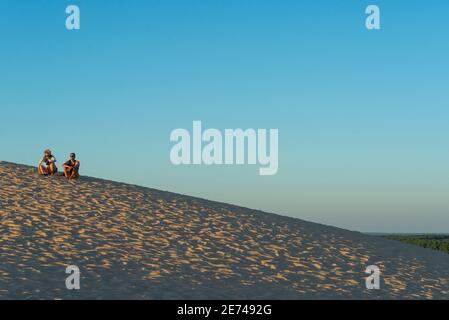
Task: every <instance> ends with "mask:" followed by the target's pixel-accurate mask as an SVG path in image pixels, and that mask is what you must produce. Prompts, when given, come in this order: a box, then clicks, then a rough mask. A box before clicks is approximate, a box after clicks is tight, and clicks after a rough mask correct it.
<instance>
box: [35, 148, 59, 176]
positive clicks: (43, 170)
mask: <svg viewBox="0 0 449 320" xmlns="http://www.w3.org/2000/svg"><path fill="white" fill-rule="evenodd" d="M55 163H56V158H55V157H54V156H53V155H52V154H51V151H50V150H48V149H47V150H45V151H44V157H43V158H42V160H41V161H40V162H39V164H38V166H37V170H38V172H39V175H41V176H48V175H53V174H55V173H56V172H58V168H57V167H56V164H55Z"/></svg>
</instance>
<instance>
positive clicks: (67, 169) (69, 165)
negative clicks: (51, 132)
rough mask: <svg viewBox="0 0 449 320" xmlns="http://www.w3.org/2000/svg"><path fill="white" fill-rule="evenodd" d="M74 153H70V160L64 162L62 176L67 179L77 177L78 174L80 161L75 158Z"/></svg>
mask: <svg viewBox="0 0 449 320" xmlns="http://www.w3.org/2000/svg"><path fill="white" fill-rule="evenodd" d="M75 158H76V156H75V154H74V153H71V154H70V160H69V161H67V162H66V163H64V166H63V167H64V176H65V177H66V178H67V179H77V178H78V177H79V176H80V175H79V169H80V162H79V161H78V160H76V159H75Z"/></svg>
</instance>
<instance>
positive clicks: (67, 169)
mask: <svg viewBox="0 0 449 320" xmlns="http://www.w3.org/2000/svg"><path fill="white" fill-rule="evenodd" d="M71 171H72V170H71V168H70V167H67V166H64V177H66V178H67V179H69V178H70V176H71V175H72V172H71Z"/></svg>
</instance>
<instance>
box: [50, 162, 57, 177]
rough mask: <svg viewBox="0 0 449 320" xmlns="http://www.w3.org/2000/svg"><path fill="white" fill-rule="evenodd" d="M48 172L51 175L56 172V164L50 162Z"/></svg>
mask: <svg viewBox="0 0 449 320" xmlns="http://www.w3.org/2000/svg"><path fill="white" fill-rule="evenodd" d="M49 171H50V174H51V175H53V174H55V173H56V172H58V168H56V165H55V164H54V163H50V170H49Z"/></svg>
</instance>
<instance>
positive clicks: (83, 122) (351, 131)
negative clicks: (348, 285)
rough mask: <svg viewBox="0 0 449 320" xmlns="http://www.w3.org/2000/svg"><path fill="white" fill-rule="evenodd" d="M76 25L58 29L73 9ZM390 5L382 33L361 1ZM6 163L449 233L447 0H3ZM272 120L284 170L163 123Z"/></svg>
mask: <svg viewBox="0 0 449 320" xmlns="http://www.w3.org/2000/svg"><path fill="white" fill-rule="evenodd" d="M70 4H76V5H78V6H79V7H80V10H81V30H77V31H67V30H66V29H65V18H66V14H65V8H66V6H67V5H70ZM369 4H376V5H378V6H379V7H380V9H381V27H382V29H381V30H379V31H369V30H367V29H366V28H365V18H366V15H365V8H366V6H367V5H369ZM0 41H1V47H0V48H1V50H0V75H1V76H0V109H1V112H2V116H1V117H0V136H1V138H2V139H1V143H0V146H1V148H0V159H1V160H5V161H11V162H17V163H24V164H29V165H35V164H37V162H38V161H39V159H40V157H41V155H42V151H43V150H44V149H45V148H50V149H52V150H53V152H54V154H55V156H56V157H57V158H58V160H59V163H61V162H62V161H63V160H65V159H66V158H68V153H69V152H72V151H73V152H76V153H77V155H78V158H79V159H80V160H81V162H82V168H81V169H82V171H81V173H82V174H84V175H90V176H96V177H101V178H105V179H110V180H118V181H123V182H128V183H133V184H139V185H144V186H148V187H153V188H157V189H163V190H168V191H173V192H178V193H184V194H189V195H193V196H198V197H202V198H208V199H211V200H217V201H222V202H228V203H233V204H238V205H242V206H247V207H251V208H255V209H262V210H265V211H269V212H274V213H278V214H283V215H288V216H293V217H298V218H301V219H305V220H310V221H314V222H320V223H324V224H328V225H335V226H339V227H343V228H347V229H352V230H359V231H371V232H445V233H449V197H448V196H447V195H448V191H449V179H448V177H449V148H448V140H449V126H448V120H449V59H448V57H449V2H448V1H447V0H433V1H431V2H428V1H405V0H397V1H356V0H353V1H352V0H351V1H347V0H346V1H343V0H334V1H331V0H328V1H322V0H318V1H316V0H315V1H274V0H267V1H248V0H239V1H237V0H228V1H216V0H214V1H204V0H203V1H191V0H183V1H181V0H179V1H132V2H124V1H113V0H110V1H102V0H96V1H85V0H73V1H50V0H47V1H44V0H38V1H6V0H0ZM193 120H201V121H202V124H203V127H204V128H217V129H225V128H243V129H245V128H256V129H257V128H266V129H269V128H276V129H279V171H278V174H277V175H275V176H259V175H258V168H259V166H179V167H177V166H174V165H172V164H171V163H170V159H169V152H170V148H171V146H172V143H170V140H169V137H170V132H171V131H172V130H173V129H176V128H187V129H189V130H191V126H192V121H193Z"/></svg>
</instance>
